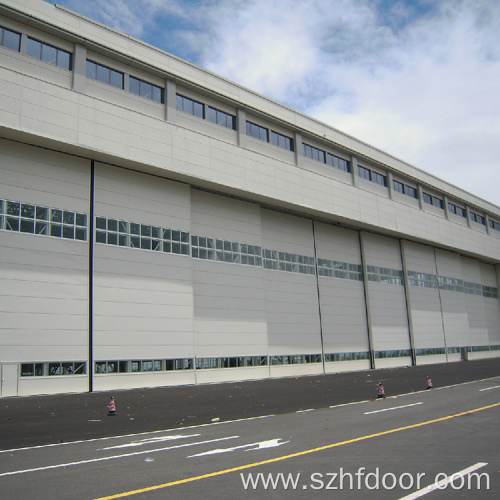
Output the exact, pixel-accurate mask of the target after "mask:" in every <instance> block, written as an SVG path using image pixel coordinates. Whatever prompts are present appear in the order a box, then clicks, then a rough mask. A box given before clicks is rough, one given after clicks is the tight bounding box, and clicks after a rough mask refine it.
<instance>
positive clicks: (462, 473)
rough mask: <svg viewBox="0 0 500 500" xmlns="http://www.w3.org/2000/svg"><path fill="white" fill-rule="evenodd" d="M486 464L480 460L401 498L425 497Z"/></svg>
mask: <svg viewBox="0 0 500 500" xmlns="http://www.w3.org/2000/svg"><path fill="white" fill-rule="evenodd" d="M485 465H488V464H487V463H485V462H478V463H477V464H475V465H472V466H470V467H468V468H467V469H464V470H461V471H460V472H455V474H452V475H451V476H448V477H445V478H444V479H441V481H438V482H437V483H434V484H431V485H429V486H426V487H425V488H422V489H421V490H418V491H415V492H414V493H411V494H410V495H407V496H405V497H402V498H400V499H399V500H415V499H416V498H420V497H423V496H424V495H427V493H430V492H431V491H434V490H436V489H444V487H445V485H447V484H449V483H452V482H453V481H456V480H457V479H459V478H461V477H463V476H466V475H467V474H470V473H471V472H474V471H475V470H477V469H480V468H481V467H484V466H485Z"/></svg>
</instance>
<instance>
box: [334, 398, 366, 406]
mask: <svg viewBox="0 0 500 500" xmlns="http://www.w3.org/2000/svg"><path fill="white" fill-rule="evenodd" d="M369 402H370V400H368V399H365V400H364V401H354V402H352V403H343V404H340V405H333V406H329V408H341V407H342V406H352V405H360V404H363V403H369Z"/></svg>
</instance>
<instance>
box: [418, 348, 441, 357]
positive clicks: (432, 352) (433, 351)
mask: <svg viewBox="0 0 500 500" xmlns="http://www.w3.org/2000/svg"><path fill="white" fill-rule="evenodd" d="M438 354H446V349H445V348H444V347H428V348H425V349H415V356H436V355H438Z"/></svg>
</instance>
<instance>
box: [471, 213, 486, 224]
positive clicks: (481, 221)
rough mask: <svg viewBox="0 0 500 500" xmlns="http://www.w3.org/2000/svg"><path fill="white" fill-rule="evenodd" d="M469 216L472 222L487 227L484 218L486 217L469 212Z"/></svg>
mask: <svg viewBox="0 0 500 500" xmlns="http://www.w3.org/2000/svg"><path fill="white" fill-rule="evenodd" d="M469 214H470V220H471V221H473V222H477V223H478V224H482V225H483V226H485V225H486V220H485V218H484V215H479V214H476V212H469Z"/></svg>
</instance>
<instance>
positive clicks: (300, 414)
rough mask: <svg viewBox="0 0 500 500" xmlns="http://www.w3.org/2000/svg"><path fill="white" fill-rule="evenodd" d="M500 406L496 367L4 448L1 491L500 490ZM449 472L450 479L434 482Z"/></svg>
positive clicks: (464, 494)
mask: <svg viewBox="0 0 500 500" xmlns="http://www.w3.org/2000/svg"><path fill="white" fill-rule="evenodd" d="M370 385H371V384H370ZM499 416H500V377H496V378H489V379H487V380H481V381H477V382H471V383H466V384H462V385H457V386H453V387H445V388H438V389H436V390H433V391H426V390H423V391H420V392H415V393H410V394H405V395H401V396H391V397H388V398H386V399H382V400H373V399H372V400H368V401H360V402H356V403H352V404H347V405H341V406H332V407H326V408H323V407H321V408H308V409H307V410H305V411H294V412H287V413H281V414H276V415H269V416H262V417H260V418H259V417H256V418H248V419H243V420H236V421H226V422H217V423H209V424H202V425H197V426H190V427H177V428H172V429H169V430H162V431H158V432H152V433H144V434H135V435H130V434H129V435H126V436H113V437H107V438H102V439H95V440H85V441H80V442H72V443H61V444H53V445H47V446H41V447H35V448H33V447H30V448H24V449H16V450H4V451H1V452H0V492H1V497H2V499H3V498H5V499H6V500H10V499H19V498H38V499H40V500H45V499H47V500H48V499H53V498H68V497H69V498H78V499H79V500H87V499H99V500H104V499H108V500H109V499H110V498H125V497H130V498H144V499H148V500H152V499H160V498H161V499H164V498H174V497H180V498H186V499H191V498H193V499H194V498H217V499H218V500H233V499H234V498H238V499H241V500H245V499H255V498H266V499H282V498H285V497H286V498H290V499H292V500H294V499H310V498H320V499H322V498H332V496H334V497H335V498H339V499H349V500H354V499H356V500H358V499H360V498H366V499H370V500H379V499H380V500H405V499H406V500H408V498H407V495H409V494H410V495H412V496H411V498H412V499H417V498H420V497H421V496H422V495H426V497H425V498H426V500H427V499H429V500H443V499H453V500H455V499H457V498H458V499H460V498H466V499H474V500H476V499H477V500H478V499H481V500H484V499H488V500H489V499H495V500H496V499H497V498H498V495H499V491H500V472H499V470H500V458H499V455H498V449H499V446H500V432H499V430H498V421H499ZM111 418H117V417H111ZM467 471H468V472H467ZM474 471H476V472H477V474H481V475H482V476H481V477H478V476H477V475H476V477H473V475H472V474H471V472H474ZM458 473H461V474H462V475H461V476H456V474H458ZM341 475H342V476H343V479H342V481H341V480H340V476H341ZM453 476H454V477H455V481H454V482H453V483H452V482H450V478H451V477H453ZM437 479H439V480H444V481H448V483H445V484H444V485H442V487H443V489H442V490H441V489H436V490H434V491H430V490H429V489H428V487H429V486H433V485H435V484H436V480H437ZM427 494H429V496H427Z"/></svg>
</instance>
